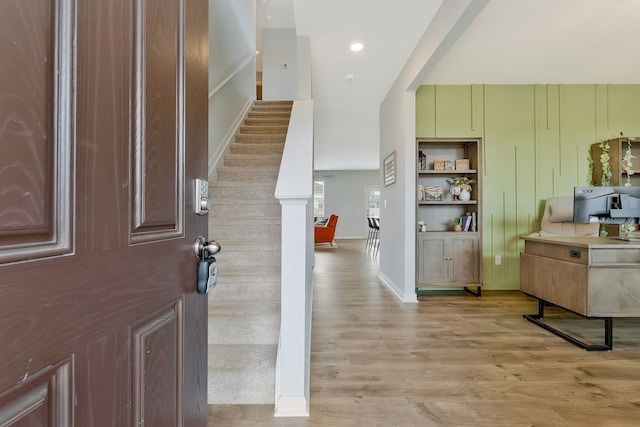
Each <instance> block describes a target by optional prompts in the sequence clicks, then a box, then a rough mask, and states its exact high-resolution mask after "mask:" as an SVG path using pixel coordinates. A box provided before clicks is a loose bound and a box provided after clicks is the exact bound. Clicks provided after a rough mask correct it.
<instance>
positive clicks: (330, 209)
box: [314, 170, 380, 239]
mask: <svg viewBox="0 0 640 427" xmlns="http://www.w3.org/2000/svg"><path fill="white" fill-rule="evenodd" d="M314 179H316V180H321V181H324V183H325V188H324V197H325V205H324V212H325V216H326V217H329V215H331V214H336V215H338V217H339V218H338V227H337V229H336V238H338V239H352V238H365V237H366V236H367V234H368V233H369V229H368V226H367V219H366V218H367V212H366V203H367V200H366V187H367V186H373V185H377V186H379V185H380V171H378V170H368V171H366V170H365V171H360V170H358V171H316V172H315V173H314Z"/></svg>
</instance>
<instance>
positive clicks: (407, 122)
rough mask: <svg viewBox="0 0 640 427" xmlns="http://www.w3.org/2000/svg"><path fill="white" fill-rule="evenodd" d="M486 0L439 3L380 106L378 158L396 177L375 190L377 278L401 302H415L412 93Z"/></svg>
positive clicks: (414, 196) (413, 100) (414, 166)
mask: <svg viewBox="0 0 640 427" xmlns="http://www.w3.org/2000/svg"><path fill="white" fill-rule="evenodd" d="M488 1H489V0H456V1H446V2H443V4H442V6H441V7H440V9H439V10H438V12H437V13H436V15H435V17H434V19H433V20H432V21H431V24H430V25H429V27H428V28H427V30H426V31H425V33H424V35H423V36H422V39H421V40H420V41H419V42H418V44H417V46H416V48H415V50H414V52H413V53H412V54H411V57H410V58H409V60H408V61H407V63H406V64H405V66H404V68H403V69H402V71H401V72H400V74H399V76H398V78H397V79H396V81H395V82H394V84H393V85H392V87H391V89H390V90H389V93H388V94H387V96H386V97H385V99H384V101H383V102H382V105H381V107H380V158H381V159H384V158H385V157H387V156H388V155H389V153H391V152H393V151H395V152H396V162H397V164H396V170H397V176H396V183H395V184H392V185H390V186H388V187H381V189H380V190H381V191H380V201H381V209H380V223H381V227H380V272H379V276H380V279H381V280H382V281H383V282H384V283H385V284H386V285H387V286H388V287H389V288H390V289H391V290H392V291H393V292H394V293H395V294H396V296H398V298H399V299H400V300H402V301H405V302H415V301H417V298H416V293H415V284H416V266H415V245H416V243H415V235H416V234H415V233H416V218H415V212H416V208H415V203H416V188H415V185H416V183H415V169H416V159H415V144H416V141H415V138H416V126H415V120H416V117H415V116H416V104H415V91H416V89H417V88H418V87H419V85H420V84H421V83H422V82H423V81H424V80H425V76H426V75H427V74H428V73H429V72H430V71H431V70H432V69H433V67H435V65H436V64H437V63H438V61H439V60H440V59H441V58H442V56H444V54H445V53H446V51H447V50H448V49H449V48H450V47H451V46H452V45H453V44H454V43H455V41H456V40H457V38H458V37H459V36H460V34H462V32H464V30H465V29H466V28H467V26H468V25H469V24H470V23H471V22H472V21H473V19H475V17H476V16H477V15H478V14H479V13H480V11H481V10H482V8H484V6H485V5H486V4H487V2H488ZM382 225H384V226H382Z"/></svg>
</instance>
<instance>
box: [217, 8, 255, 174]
mask: <svg viewBox="0 0 640 427" xmlns="http://www.w3.org/2000/svg"><path fill="white" fill-rule="evenodd" d="M255 10H256V4H255V0H234V1H227V0H210V4H209V175H210V179H214V176H213V171H214V170H215V167H216V164H217V163H218V162H219V161H220V160H221V159H222V155H223V154H224V150H225V149H226V146H227V144H228V143H229V141H230V140H231V138H232V137H233V135H234V134H235V131H236V129H237V126H239V123H240V121H241V119H242V118H243V117H244V114H245V112H246V110H247V109H248V108H249V107H250V105H251V103H252V102H253V100H255V96H256V59H255V53H256V11H255Z"/></svg>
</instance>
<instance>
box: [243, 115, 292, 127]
mask: <svg viewBox="0 0 640 427" xmlns="http://www.w3.org/2000/svg"><path fill="white" fill-rule="evenodd" d="M242 124H243V125H247V126H287V127H288V126H289V118H288V117H262V116H261V117H247V118H246V119H244V121H243V122H242Z"/></svg>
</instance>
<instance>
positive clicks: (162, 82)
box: [0, 0, 208, 427]
mask: <svg viewBox="0 0 640 427" xmlns="http://www.w3.org/2000/svg"><path fill="white" fill-rule="evenodd" d="M207 9H208V6H207V0H188V1H187V0H0V426H79V427H89V426H115V427H121V426H141V425H144V426H151V427H158V426H171V427H173V426H182V425H184V426H204V425H206V414H207V408H206V383H207V381H206V375H207V372H206V370H207V360H206V339H207V300H206V296H204V295H199V294H197V293H196V292H195V271H196V263H197V259H196V257H195V254H194V250H193V244H194V241H195V239H196V237H197V236H198V235H202V236H204V237H207V236H206V232H207V231H206V229H207V221H206V216H199V215H196V214H195V212H194V206H193V202H192V199H193V182H194V179H195V178H205V179H206V175H207V67H208V57H207V56H208V47H207V46H208V40H207V38H208V24H207V19H208V10H207Z"/></svg>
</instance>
